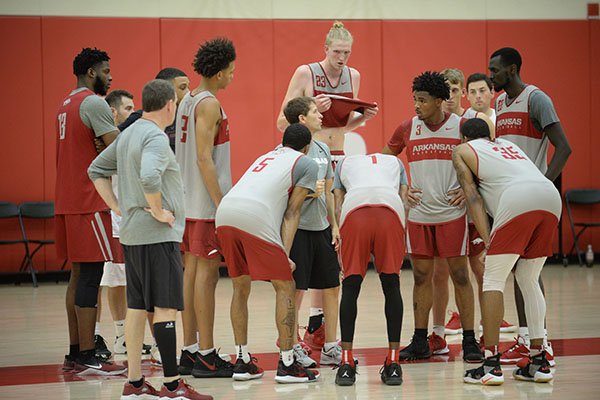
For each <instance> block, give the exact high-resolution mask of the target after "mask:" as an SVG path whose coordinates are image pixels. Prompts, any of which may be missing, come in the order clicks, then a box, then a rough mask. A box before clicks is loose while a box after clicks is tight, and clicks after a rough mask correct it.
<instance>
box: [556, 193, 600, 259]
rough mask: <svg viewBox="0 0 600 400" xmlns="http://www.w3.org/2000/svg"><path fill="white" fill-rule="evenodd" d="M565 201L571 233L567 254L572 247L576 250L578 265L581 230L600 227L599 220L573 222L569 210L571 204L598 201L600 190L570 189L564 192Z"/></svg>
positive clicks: (599, 199)
mask: <svg viewBox="0 0 600 400" xmlns="http://www.w3.org/2000/svg"><path fill="white" fill-rule="evenodd" d="M565 203H566V206H567V214H568V216H569V224H570V225H571V233H572V234H573V246H571V250H569V254H571V253H573V249H575V250H577V260H578V261H579V265H580V266H581V265H583V257H582V254H583V252H582V251H581V249H580V247H579V243H578V239H579V238H580V237H581V235H582V234H583V232H585V230H586V229H587V228H597V227H600V222H575V221H573V213H572V211H571V205H572V204H578V205H587V206H591V205H594V204H599V203H600V190H599V189H570V190H567V192H566V193H565ZM575 227H579V228H580V229H579V231H577V232H576V228H575Z"/></svg>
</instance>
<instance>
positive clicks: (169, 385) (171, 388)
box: [164, 379, 179, 392]
mask: <svg viewBox="0 0 600 400" xmlns="http://www.w3.org/2000/svg"><path fill="white" fill-rule="evenodd" d="M164 385H165V387H166V388H167V389H169V391H170V392H172V391H174V390H175V389H177V386H179V379H175V380H174V381H171V382H165V383H164Z"/></svg>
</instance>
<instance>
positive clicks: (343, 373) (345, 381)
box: [335, 363, 356, 386]
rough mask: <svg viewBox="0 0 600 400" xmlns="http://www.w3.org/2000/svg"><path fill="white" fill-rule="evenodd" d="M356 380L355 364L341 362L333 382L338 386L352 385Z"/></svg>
mask: <svg viewBox="0 0 600 400" xmlns="http://www.w3.org/2000/svg"><path fill="white" fill-rule="evenodd" d="M354 382H356V364H354V365H350V364H349V363H343V364H342V365H340V366H339V367H338V370H337V373H336V374H335V384H336V385H338V386H352V385H354Z"/></svg>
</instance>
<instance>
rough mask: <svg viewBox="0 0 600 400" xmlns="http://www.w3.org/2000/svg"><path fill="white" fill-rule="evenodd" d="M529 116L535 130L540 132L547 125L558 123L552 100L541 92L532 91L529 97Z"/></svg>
mask: <svg viewBox="0 0 600 400" xmlns="http://www.w3.org/2000/svg"><path fill="white" fill-rule="evenodd" d="M529 116H530V118H531V122H532V123H533V126H534V127H535V129H537V130H538V131H540V132H543V131H544V129H546V127H547V126H548V125H551V124H553V123H555V122H559V121H560V120H559V119H558V114H556V110H555V109H554V104H552V100H551V99H550V97H549V96H548V95H547V94H546V93H544V92H542V91H541V90H536V91H534V92H533V93H531V96H530V97H529Z"/></svg>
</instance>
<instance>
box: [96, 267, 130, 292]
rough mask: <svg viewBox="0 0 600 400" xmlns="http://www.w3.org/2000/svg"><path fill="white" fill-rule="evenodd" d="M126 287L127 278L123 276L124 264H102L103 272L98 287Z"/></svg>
mask: <svg viewBox="0 0 600 400" xmlns="http://www.w3.org/2000/svg"><path fill="white" fill-rule="evenodd" d="M125 285H127V277H126V274H125V263H114V262H110V261H108V262H106V263H104V271H103V273H102V280H101V281H100V286H108V287H117V286H125Z"/></svg>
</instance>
